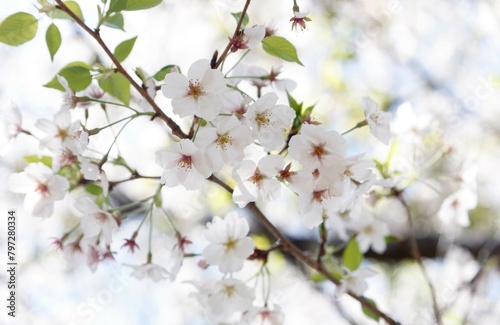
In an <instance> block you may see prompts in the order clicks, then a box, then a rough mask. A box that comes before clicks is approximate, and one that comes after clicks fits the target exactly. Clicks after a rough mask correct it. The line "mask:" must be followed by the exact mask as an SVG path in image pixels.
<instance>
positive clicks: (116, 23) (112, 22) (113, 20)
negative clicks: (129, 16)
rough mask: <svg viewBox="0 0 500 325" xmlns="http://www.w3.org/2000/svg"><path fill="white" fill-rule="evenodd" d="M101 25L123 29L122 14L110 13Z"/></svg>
mask: <svg viewBox="0 0 500 325" xmlns="http://www.w3.org/2000/svg"><path fill="white" fill-rule="evenodd" d="M103 25H105V26H108V27H111V28H116V29H121V30H124V29H123V25H124V20H123V15H122V14H121V13H116V14H112V15H111V16H109V17H107V18H106V19H104V22H103Z"/></svg>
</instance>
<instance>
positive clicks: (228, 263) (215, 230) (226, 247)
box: [203, 212, 254, 273]
mask: <svg viewBox="0 0 500 325" xmlns="http://www.w3.org/2000/svg"><path fill="white" fill-rule="evenodd" d="M249 230H250V228H249V226H248V222H247V221H246V220H245V219H244V218H243V217H241V216H239V215H238V214H237V213H236V212H233V213H229V214H228V215H227V216H226V217H225V218H224V219H222V218H220V217H217V216H216V217H214V219H213V220H212V222H209V223H208V224H207V229H205V232H204V233H205V237H206V238H207V240H208V241H209V242H210V244H209V245H208V246H207V247H206V248H205V250H204V251H203V258H204V259H205V260H206V261H207V263H208V264H211V265H218V266H219V270H220V271H221V272H222V273H229V272H237V271H240V270H241V269H242V268H243V263H244V262H245V260H246V259H247V257H248V256H250V255H251V254H252V253H253V250H254V243H253V239H252V238H251V237H248V236H247V235H248V232H249Z"/></svg>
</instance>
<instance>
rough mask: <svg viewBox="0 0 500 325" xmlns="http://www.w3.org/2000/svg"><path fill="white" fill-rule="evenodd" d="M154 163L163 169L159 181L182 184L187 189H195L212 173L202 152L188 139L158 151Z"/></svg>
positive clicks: (173, 184) (175, 184)
mask: <svg viewBox="0 0 500 325" xmlns="http://www.w3.org/2000/svg"><path fill="white" fill-rule="evenodd" d="M156 163H157V164H158V165H160V166H161V167H162V168H164V169H165V170H164V171H163V174H162V176H161V183H162V184H165V185H167V186H168V187H175V186H177V185H181V184H182V185H183V186H184V187H185V188H186V189H188V190H195V189H197V188H199V186H200V183H201V182H202V181H203V180H204V179H205V178H207V177H209V176H210V175H211V174H212V172H211V171H210V169H209V168H208V166H207V164H206V163H205V160H204V158H203V152H202V151H200V150H199V149H198V147H197V146H196V145H195V144H194V143H193V142H192V141H191V140H188V139H182V140H180V141H179V142H174V143H172V144H171V145H170V148H169V149H168V150H163V151H158V152H157V153H156Z"/></svg>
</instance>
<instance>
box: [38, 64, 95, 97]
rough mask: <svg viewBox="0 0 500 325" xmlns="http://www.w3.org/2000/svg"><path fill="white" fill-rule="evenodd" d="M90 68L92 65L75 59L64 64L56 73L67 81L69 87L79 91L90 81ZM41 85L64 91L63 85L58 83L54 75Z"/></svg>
mask: <svg viewBox="0 0 500 325" xmlns="http://www.w3.org/2000/svg"><path fill="white" fill-rule="evenodd" d="M91 69H92V67H91V66H90V65H88V64H87V63H85V62H79V61H77V62H72V63H70V64H68V65H66V66H65V67H64V68H62V69H61V70H59V72H58V73H57V74H58V75H60V76H61V77H64V79H66V80H67V81H68V84H69V87H70V88H71V89H73V90H74V91H81V90H84V89H86V88H87V87H88V86H89V85H90V83H91V82H92V76H91V75H90V70H91ZM43 86H44V87H47V88H53V89H57V90H60V91H64V87H63V86H62V85H61V84H60V83H59V81H58V80H57V77H56V76H54V78H52V80H51V81H49V82H48V83H46V84H45V85H43Z"/></svg>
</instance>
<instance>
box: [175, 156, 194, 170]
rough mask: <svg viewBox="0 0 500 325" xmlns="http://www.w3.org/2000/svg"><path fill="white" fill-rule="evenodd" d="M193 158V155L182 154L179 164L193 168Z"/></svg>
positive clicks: (181, 166)
mask: <svg viewBox="0 0 500 325" xmlns="http://www.w3.org/2000/svg"><path fill="white" fill-rule="evenodd" d="M192 163H193V162H192V158H191V156H184V155H182V157H181V159H179V160H178V161H177V166H179V167H180V168H185V169H191V167H192Z"/></svg>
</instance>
